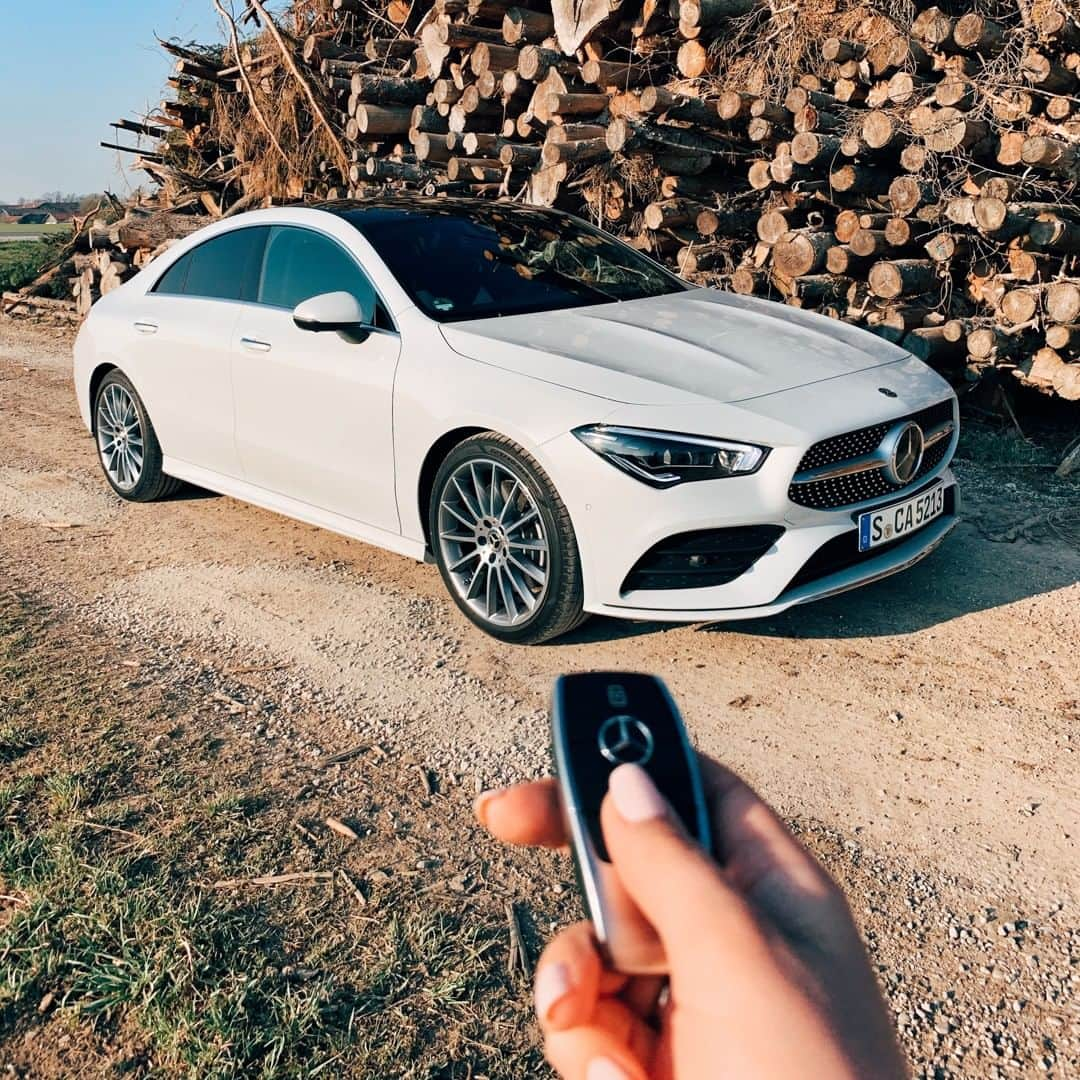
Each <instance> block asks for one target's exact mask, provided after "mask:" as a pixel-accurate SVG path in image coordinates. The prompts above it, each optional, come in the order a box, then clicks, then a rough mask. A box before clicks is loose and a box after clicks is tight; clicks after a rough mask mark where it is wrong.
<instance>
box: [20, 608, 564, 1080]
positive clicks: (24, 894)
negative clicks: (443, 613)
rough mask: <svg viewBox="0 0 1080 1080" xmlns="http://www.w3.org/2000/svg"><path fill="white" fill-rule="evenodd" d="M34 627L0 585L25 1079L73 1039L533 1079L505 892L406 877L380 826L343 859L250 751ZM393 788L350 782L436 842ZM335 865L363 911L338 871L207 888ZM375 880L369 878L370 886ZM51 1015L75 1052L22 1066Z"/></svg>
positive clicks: (239, 1062) (430, 1077)
mask: <svg viewBox="0 0 1080 1080" xmlns="http://www.w3.org/2000/svg"><path fill="white" fill-rule="evenodd" d="M10 595H13V594H9V596H10ZM48 621H49V617H48V614H47V613H45V612H42V611H40V610H37V609H33V608H31V607H30V606H29V605H28V604H27V603H26V602H20V601H15V600H11V599H6V598H5V597H4V594H3V593H2V592H0V739H2V740H4V741H3V743H2V745H4V746H9V747H12V748H16V747H17V748H18V750H17V752H15V753H14V754H13V755H12V754H8V755H7V756H6V757H4V758H2V759H0V894H3V895H4V896H5V897H6V898H7V899H5V900H3V901H0V1059H2V1060H7V1061H11V1062H13V1063H14V1066H15V1067H16V1068H17V1070H18V1071H19V1072H20V1073H25V1074H29V1075H35V1076H62V1075H72V1074H73V1073H76V1072H81V1071H83V1069H84V1062H85V1060H87V1055H88V1054H89V1053H90V1050H89V1049H88V1047H89V1048H94V1052H95V1053H97V1055H98V1056H99V1057H101V1058H104V1059H106V1060H107V1064H108V1069H109V1070H111V1073H110V1074H118V1073H119V1072H121V1071H123V1072H126V1073H128V1074H129V1075H139V1076H149V1075H154V1076H158V1075H179V1076H189V1077H199V1078H203V1077H245V1078H246V1077H265V1078H270V1077H274V1078H275V1080H276V1078H280V1077H301V1076H303V1077H313V1076H360V1077H372V1078H376V1077H378V1078H380V1080H381V1078H385V1077H391V1076H393V1077H410V1078H415V1080H453V1078H456V1077H460V1078H462V1080H464V1078H465V1077H466V1076H478V1075H484V1076H487V1077H489V1078H490V1080H499V1078H507V1080H509V1078H511V1077H515V1078H516V1077H521V1076H526V1075H529V1076H532V1075H537V1074H538V1071H540V1070H542V1065H541V1055H540V1053H539V1050H538V1048H537V1046H536V1041H535V1038H534V1036H533V1034H532V1030H533V1029H532V1025H531V1020H530V1017H529V1006H528V994H527V990H526V988H525V987H524V986H523V985H522V984H520V983H516V982H514V981H512V980H510V979H509V978H508V976H507V973H506V963H507V959H506V958H507V930H506V924H505V917H504V914H503V910H502V905H503V898H502V897H501V896H496V895H485V894H483V893H478V894H475V895H453V894H449V893H447V892H446V891H444V890H443V889H441V888H440V887H439V882H438V881H435V882H432V880H431V878H430V877H425V876H424V875H421V874H417V873H415V872H414V871H411V870H409V869H408V867H410V866H411V865H412V862H413V861H415V858H416V855H415V847H414V844H415V841H414V840H412V839H411V833H405V832H402V831H399V830H397V829H395V827H394V826H392V825H387V826H386V827H385V828H383V827H382V826H377V827H373V828H371V829H369V830H368V832H367V834H366V835H365V836H364V839H363V841H362V842H360V843H356V844H353V845H352V846H349V845H346V844H345V843H344V842H342V841H341V839H340V838H338V837H334V836H333V835H331V834H329V833H328V832H326V831H325V830H324V831H323V832H322V833H320V834H319V837H318V838H317V840H318V842H317V843H313V842H312V841H311V840H310V839H302V838H301V836H300V833H299V831H298V830H296V829H295V828H294V827H293V825H292V823H293V821H295V820H296V819H297V818H298V817H300V816H303V817H304V818H305V820H309V821H310V822H311V823H312V825H313V826H315V827H317V823H318V821H319V819H320V817H321V816H325V815H326V814H328V813H331V812H333V813H336V814H338V815H340V816H346V813H345V810H344V809H342V808H340V807H336V806H328V807H326V808H324V809H322V810H317V809H316V808H315V807H313V806H312V805H311V804H310V803H309V802H304V803H299V804H298V803H297V802H296V801H295V785H293V784H285V783H283V782H281V781H280V780H278V781H275V779H274V778H273V777H272V776H269V775H268V774H266V773H264V772H263V771H261V767H260V764H259V762H258V761H257V760H255V759H254V755H253V754H252V752H251V749H250V744H248V743H246V742H245V743H242V744H241V743H237V741H236V740H235V739H230V737H229V733H228V732H227V731H225V730H224V729H223V728H218V729H215V738H214V739H208V738H206V737H205V731H204V730H201V729H200V726H199V725H198V724H195V723H192V724H187V725H182V726H178V725H177V724H176V716H177V715H180V714H183V713H191V712H192V711H193V710H195V709H197V707H198V704H197V702H196V701H192V700H190V699H189V698H187V697H186V696H185V693H184V691H183V689H182V688H179V687H178V686H176V685H170V686H169V698H168V699H166V698H165V697H164V695H163V694H162V693H161V691H160V688H159V689H154V687H153V684H150V687H149V688H142V689H140V690H139V691H138V692H133V691H132V689H131V688H130V687H129V686H125V685H124V683H123V679H124V675H123V674H122V673H120V674H115V675H110V674H109V672H110V671H113V672H115V667H114V666H112V665H108V664H102V663H101V657H100V655H97V654H90V653H89V652H87V650H89V649H91V647H93V648H100V645H99V644H98V643H94V644H93V646H91V644H90V643H88V642H84V641H78V640H75V641H73V640H72V637H71V633H70V632H69V631H67V630H65V629H63V628H61V629H57V628H55V627H49V628H45V627H46V624H47V623H48ZM84 653H85V655H84ZM148 682H149V681H148ZM192 693H195V692H194V691H192ZM184 727H188V728H189V729H190V731H191V734H190V737H189V738H185V736H184V734H183V728H184ZM28 732H36V733H37V738H36V739H35V740H34V741H33V742H32V743H31V742H30V741H29V739H28V735H27V733H28ZM237 745H242V746H243V747H244V749H243V750H242V752H237V753H230V747H234V746H237ZM371 767H372V768H373V769H375V768H377V766H375V765H372V766H371ZM395 780H396V778H395V777H382V778H381V779H380V777H379V776H378V775H377V774H373V775H372V776H370V777H366V778H365V781H364V790H369V789H370V788H373V787H374V786H375V785H376V784H377V783H381V784H382V789H381V790H380V791H379V793H378V796H377V800H376V802H377V805H378V807H379V808H380V810H382V809H389V808H391V807H396V808H397V809H396V811H395V813H396V815H397V816H398V817H399V818H400V819H401V820H402V821H406V820H407V821H408V823H409V824H410V826H411V827H412V828H413V829H414V830H416V829H420V828H423V831H424V834H425V835H431V834H430V831H429V829H428V828H427V827H426V826H427V822H426V821H425V819H424V814H425V813H426V814H428V815H430V820H431V821H432V823H433V826H438V825H440V824H441V822H442V820H443V818H444V817H445V815H446V805H445V804H444V803H440V805H439V806H437V807H430V808H427V809H425V807H424V805H422V804H421V803H419V802H417V801H416V800H417V797H414V796H413V795H410V794H409V793H408V785H404V784H401V783H400V782H395ZM410 800H412V801H410ZM354 809H356V807H355V804H354ZM356 813H357V816H358V817H359V815H360V811H359V809H356ZM390 816H391V815H389V814H380V819H382V818H386V819H389V818H390ZM369 820H371V821H373V822H374V821H375V819H374V818H370V819H369ZM466 820H467V819H466ZM309 835H310V834H309ZM465 839H466V847H467V848H468V853H467V856H465V857H467V858H468V859H469V860H475V858H476V852H475V850H474V849H473V844H472V843H471V842H469V841H468V838H467V837H466V838H465ZM441 842H442V843H445V841H441ZM350 860H353V861H350ZM344 865H348V866H349V871H348V872H349V874H350V875H351V877H352V878H353V879H355V880H356V881H360V882H362V883H364V891H365V893H366V895H367V896H368V898H369V899H368V902H367V905H366V906H364V907H361V906H359V905H358V903H357V901H356V897H355V895H354V894H353V893H352V891H351V888H346V887H345V886H344V884H343V883H342V882H340V881H339V880H337V879H336V878H335V879H333V880H320V881H318V882H317V883H316V884H314V885H308V886H298V887H280V888H259V887H254V886H244V885H240V886H231V887H227V888H224V887H221V888H219V887H216V885H215V883H216V882H219V881H220V880H222V879H236V878H241V879H243V878H248V877H252V876H256V875H258V874H262V873H274V872H286V871H293V870H297V871H305V870H317V871H322V872H325V871H327V870H331V871H332V870H333V869H334V868H335V867H337V866H344ZM377 867H386V868H387V870H386V871H385V872H384V873H383V881H384V883H383V884H381V885H372V884H370V883H368V882H365V868H370V869H374V868H377ZM553 915H554V913H553V912H552V911H546V912H545V913H544V918H545V919H550V918H552V917H553ZM43 1001H44V1002H48V1003H49V1008H47V1009H46V1010H45V1011H43V1012H42V1011H39V1007H40V1006H41V1004H42V1002H43ZM50 1025H53V1027H52V1028H51V1030H50V1033H49V1034H50V1035H55V1034H56V1032H57V1031H58V1030H62V1031H63V1032H64V1033H65V1035H66V1036H67V1037H68V1038H69V1039H70V1040H71V1045H72V1047H73V1049H72V1050H71V1051H70V1055H69V1057H67V1058H63V1057H62V1055H61V1057H59V1058H55V1057H54V1058H52V1059H48V1060H46V1059H39V1058H35V1057H34V1054H35V1053H40V1052H41V1051H35V1050H34V1049H33V1048H34V1047H40V1046H44V1045H46V1044H49V1043H52V1044H55V1042H56V1040H55V1038H48V1037H46V1035H45V1034H44V1033H43V1032H44V1029H45V1028H46V1027H49V1026H50ZM35 1029H38V1030H39V1031H40V1032H42V1033H40V1034H39V1035H38V1037H37V1038H36V1039H35V1038H28V1036H29V1035H31V1034H33V1033H34V1032H35ZM125 1039H126V1040H127V1042H126V1046H127V1050H126V1056H125V1052H123V1051H121V1050H119V1049H117V1047H118V1046H119V1045H120V1044H121V1043H123V1042H124V1040H125ZM132 1045H134V1048H135V1050H134V1052H132ZM28 1048H29V1049H28Z"/></svg>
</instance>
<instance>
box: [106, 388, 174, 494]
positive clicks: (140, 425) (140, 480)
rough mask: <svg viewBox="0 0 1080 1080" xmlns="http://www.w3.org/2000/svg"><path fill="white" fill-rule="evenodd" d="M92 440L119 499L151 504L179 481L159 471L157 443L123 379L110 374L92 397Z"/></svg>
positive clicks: (144, 413)
mask: <svg viewBox="0 0 1080 1080" xmlns="http://www.w3.org/2000/svg"><path fill="white" fill-rule="evenodd" d="M94 438H95V439H96V441H97V449H98V460H99V461H100V462H101V468H102V471H103V472H104V473H105V479H106V480H108V482H109V486H110V487H111V488H112V489H113V491H115V492H116V494H117V495H119V496H120V498H122V499H128V500H129V501H131V502H153V501H154V500H155V499H162V498H164V497H165V496H167V495H171V494H172V493H173V492H174V491H176V490H177V489H178V488H179V487H180V485H181V481H179V480H176V479H174V478H173V477H171V476H166V475H165V473H163V472H162V471H161V444H160V443H159V442H158V440H157V435H156V434H155V432H154V425H153V424H151V423H150V417H149V415H148V414H147V411H146V406H145V405H143V403H142V399H141V398H140V397H139V395H138V394H137V393H136V391H135V387H134V386H132V385H131V382H130V380H129V379H128V378H127V376H125V375H123V374H122V373H121V372H119V371H110V372H109V373H108V374H107V375H106V376H105V378H104V379H102V380H101V385H100V386H99V387H98V390H97V394H96V395H95V397H94Z"/></svg>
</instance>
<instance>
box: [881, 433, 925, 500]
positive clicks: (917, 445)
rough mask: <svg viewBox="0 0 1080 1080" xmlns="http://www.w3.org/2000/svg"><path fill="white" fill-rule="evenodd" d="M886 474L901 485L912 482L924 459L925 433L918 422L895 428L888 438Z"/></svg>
mask: <svg viewBox="0 0 1080 1080" xmlns="http://www.w3.org/2000/svg"><path fill="white" fill-rule="evenodd" d="M886 445H887V450H886V452H887V455H888V456H887V458H886V463H885V474H886V475H887V476H888V478H889V479H890V480H891V481H892V482H893V483H894V484H898V485H899V486H901V487H903V486H904V484H907V483H910V482H911V480H912V478H913V477H914V476H915V474H916V473H917V472H918V471H919V466H920V465H921V464H922V459H923V433H922V428H921V427H919V425H918V424H912V423H907V424H903V425H901V426H899V427H897V428H895V429H894V431H893V432H892V434H891V435H890V437H889V438H888V439H887V440H886Z"/></svg>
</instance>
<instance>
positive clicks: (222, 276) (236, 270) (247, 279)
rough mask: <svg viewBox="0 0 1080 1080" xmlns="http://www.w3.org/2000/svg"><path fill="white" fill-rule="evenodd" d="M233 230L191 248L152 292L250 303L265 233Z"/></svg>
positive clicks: (256, 281)
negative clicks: (247, 301)
mask: <svg viewBox="0 0 1080 1080" xmlns="http://www.w3.org/2000/svg"><path fill="white" fill-rule="evenodd" d="M268 231H269V230H268V229H266V228H264V227H256V228H247V229H234V230H233V231H232V232H227V233H223V234H222V235H221V236H215V237H214V238H213V239H212V240H207V241H206V243H204V244H200V245H199V246H198V247H196V248H193V249H192V250H191V251H189V252H188V253H187V254H186V255H182V256H181V257H180V258H179V259H177V260H176V262H175V263H173V265H172V266H170V267H169V269H168V270H166V271H165V273H164V274H162V275H161V277H160V278H159V280H158V282H157V284H156V285H155V286H154V292H156V293H163V294H165V295H173V296H178V295H183V296H195V297H201V298H203V299H207V300H254V299H255V290H256V287H257V284H258V269H259V265H260V261H261V257H262V251H263V246H264V245H265V243H266V234H267V232H268Z"/></svg>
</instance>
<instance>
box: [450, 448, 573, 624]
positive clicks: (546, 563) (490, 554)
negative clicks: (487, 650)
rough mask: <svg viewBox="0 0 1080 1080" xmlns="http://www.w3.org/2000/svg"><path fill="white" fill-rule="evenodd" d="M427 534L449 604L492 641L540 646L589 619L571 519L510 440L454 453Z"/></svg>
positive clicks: (531, 462) (545, 479) (551, 487)
mask: <svg viewBox="0 0 1080 1080" xmlns="http://www.w3.org/2000/svg"><path fill="white" fill-rule="evenodd" d="M429 527H430V530H431V546H432V549H433V550H434V552H435V559H436V561H437V562H438V564H439V571H440V573H441V574H442V577H443V581H444V582H445V583H446V587H447V589H448V590H449V591H450V595H451V596H452V597H453V598H454V601H455V602H456V603H457V605H458V607H459V608H461V610H462V611H463V612H464V613H465V614H466V615H467V616H468V618H469V619H471V620H472V621H473V622H474V623H476V625H477V626H479V627H480V628H481V629H482V630H486V631H487V632H488V633H489V634H491V635H492V636H493V637H496V638H499V639H500V640H502V641H508V642H512V643H514V644H519V645H535V644H538V643H540V642H542V641H548V640H550V639H551V638H555V637H558V636H559V635H560V634H565V633H567V632H568V631H570V630H572V629H573V628H574V627H575V626H577V625H578V624H579V623H581V622H582V621H583V620H584V618H585V615H584V613H583V610H582V603H583V600H582V584H581V559H580V557H579V555H578V549H577V540H576V539H575V537H574V529H573V526H572V525H571V523H570V515H569V514H568V513H567V510H566V507H565V506H564V505H563V502H562V500H561V499H560V498H559V493H558V492H557V491H556V490H555V487H554V485H553V484H552V483H551V481H550V480H549V479H548V477H547V474H546V473H545V472H544V471H543V469H541V468H540V465H539V464H538V463H537V462H536V461H535V460H534V459H533V458H532V457H531V456H530V455H529V454H527V453H526V452H525V451H524V450H522V449H521V447H519V446H517V445H516V444H515V443H513V442H512V441H511V440H510V439H507V438H505V437H504V436H502V435H497V434H495V433H494V432H486V433H484V434H483V435H475V436H473V437H472V438H470V439H466V440H465V441H464V442H462V443H460V444H459V445H458V446H456V447H455V448H454V449H453V450H452V451H451V452H450V453H449V455H448V456H447V458H446V460H445V461H444V462H443V463H442V465H441V466H440V468H439V471H438V473H437V475H436V477H435V484H434V487H433V489H432V496H431V505H430V508H429Z"/></svg>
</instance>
